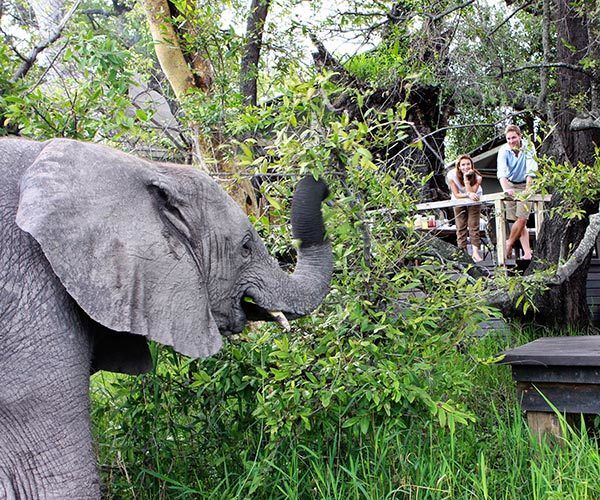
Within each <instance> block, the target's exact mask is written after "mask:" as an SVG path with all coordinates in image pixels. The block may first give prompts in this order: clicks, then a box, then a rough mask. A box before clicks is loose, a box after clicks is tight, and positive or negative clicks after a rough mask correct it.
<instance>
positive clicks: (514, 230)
mask: <svg viewBox="0 0 600 500" xmlns="http://www.w3.org/2000/svg"><path fill="white" fill-rule="evenodd" d="M525 224H527V219H517V220H516V221H515V222H514V224H513V225H512V227H511V228H510V234H509V235H508V239H507V240H506V258H507V259H508V258H510V256H511V255H512V251H513V246H514V244H515V242H516V241H517V240H520V239H521V236H522V234H523V229H524V228H525ZM527 247H528V248H529V242H527ZM523 251H524V252H525V247H523ZM529 254H530V255H531V249H529ZM530 258H531V257H530Z"/></svg>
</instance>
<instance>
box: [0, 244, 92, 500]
mask: <svg viewBox="0 0 600 500" xmlns="http://www.w3.org/2000/svg"><path fill="white" fill-rule="evenodd" d="M38 251H39V249H33V252H34V253H35V252H38ZM39 256H40V257H41V252H40V254H39ZM30 257H31V255H30ZM42 259H43V257H41V258H39V259H30V260H29V264H28V266H27V268H22V269H21V275H20V276H19V277H15V281H18V282H19V284H18V285H17V286H14V287H12V286H11V284H10V283H9V284H8V287H7V288H5V289H4V290H7V289H10V290H13V291H16V290H20V291H19V292H17V293H13V295H12V299H11V305H10V307H5V308H4V309H3V314H2V320H3V321H2V323H1V324H0V339H2V352H0V384H1V385H0V485H1V486H0V492H2V490H4V492H3V493H4V494H5V495H6V496H7V497H9V498H10V495H13V496H15V497H16V498H22V499H25V498H32V499H33V498H36V499H37V498H40V499H61V500H63V499H73V498H77V499H79V498H98V497H99V496H100V488H99V480H98V474H97V470H96V461H95V457H94V453H93V449H92V440H91V432H90V423H89V395H88V393H89V370H90V339H89V338H88V337H87V334H86V333H85V332H84V330H83V328H82V317H81V314H82V313H81V312H80V310H79V309H78V308H77V307H76V305H75V303H74V302H73V300H72V299H71V297H70V296H68V294H67V293H66V292H65V290H64V288H63V287H62V285H61V284H60V282H59V281H58V279H57V278H56V277H55V276H54V274H52V273H51V271H50V270H49V265H48V264H47V262H46V261H45V259H43V260H42ZM5 284H6V283H5ZM13 285H16V283H14V284H13ZM4 305H5V306H6V304H4ZM0 496H1V495H0Z"/></svg>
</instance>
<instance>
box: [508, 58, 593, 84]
mask: <svg viewBox="0 0 600 500" xmlns="http://www.w3.org/2000/svg"><path fill="white" fill-rule="evenodd" d="M540 68H566V69H570V70H571V71H576V72H577V73H582V74H584V75H585V76H587V77H589V78H591V79H592V80H595V79H596V75H595V74H594V73H593V72H591V71H587V70H585V69H583V68H582V67H581V66H577V65H576V64H568V63H564V62H557V63H550V62H548V63H537V64H526V65H524V66H519V67H518V68H514V69H509V70H501V74H500V75H498V76H499V77H502V76H506V75H512V74H514V73H518V72H520V71H524V70H526V69H540Z"/></svg>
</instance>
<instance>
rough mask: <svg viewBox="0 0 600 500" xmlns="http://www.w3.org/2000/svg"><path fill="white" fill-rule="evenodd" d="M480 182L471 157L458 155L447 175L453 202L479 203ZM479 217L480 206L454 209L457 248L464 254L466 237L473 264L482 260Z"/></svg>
mask: <svg viewBox="0 0 600 500" xmlns="http://www.w3.org/2000/svg"><path fill="white" fill-rule="evenodd" d="M481 181H482V177H481V174H480V173H479V172H478V171H477V170H475V166H474V165H473V160H472V159H471V157H470V156H469V155H460V156H459V157H458V158H457V160H456V164H455V168H454V170H451V171H450V172H449V173H448V185H449V186H450V189H451V191H452V196H451V198H452V199H453V200H460V199H464V198H469V199H471V200H473V201H479V198H480V197H481V195H482V194H483V190H482V189H481ZM480 216H481V205H470V206H464V207H454V219H455V223H456V243H457V246H458V248H460V249H462V250H464V251H465V252H466V251H467V235H468V236H469V237H470V238H471V246H472V247H473V255H472V257H473V260H474V261H475V262H481V261H482V260H483V257H482V256H481V253H480V248H481V237H480V236H479V219H480Z"/></svg>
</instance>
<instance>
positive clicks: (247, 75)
mask: <svg viewBox="0 0 600 500" xmlns="http://www.w3.org/2000/svg"><path fill="white" fill-rule="evenodd" d="M270 3H271V0H252V3H251V5H250V12H249V14H248V23H247V26H246V45H245V47H244V52H243V55H242V62H241V68H240V92H241V94H242V96H243V97H244V99H245V102H246V104H250V105H252V106H256V103H257V81H258V61H259V60H260V50H261V48H262V42H263V33H264V28H265V20H266V18H267V13H268V12H269V5H270Z"/></svg>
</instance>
